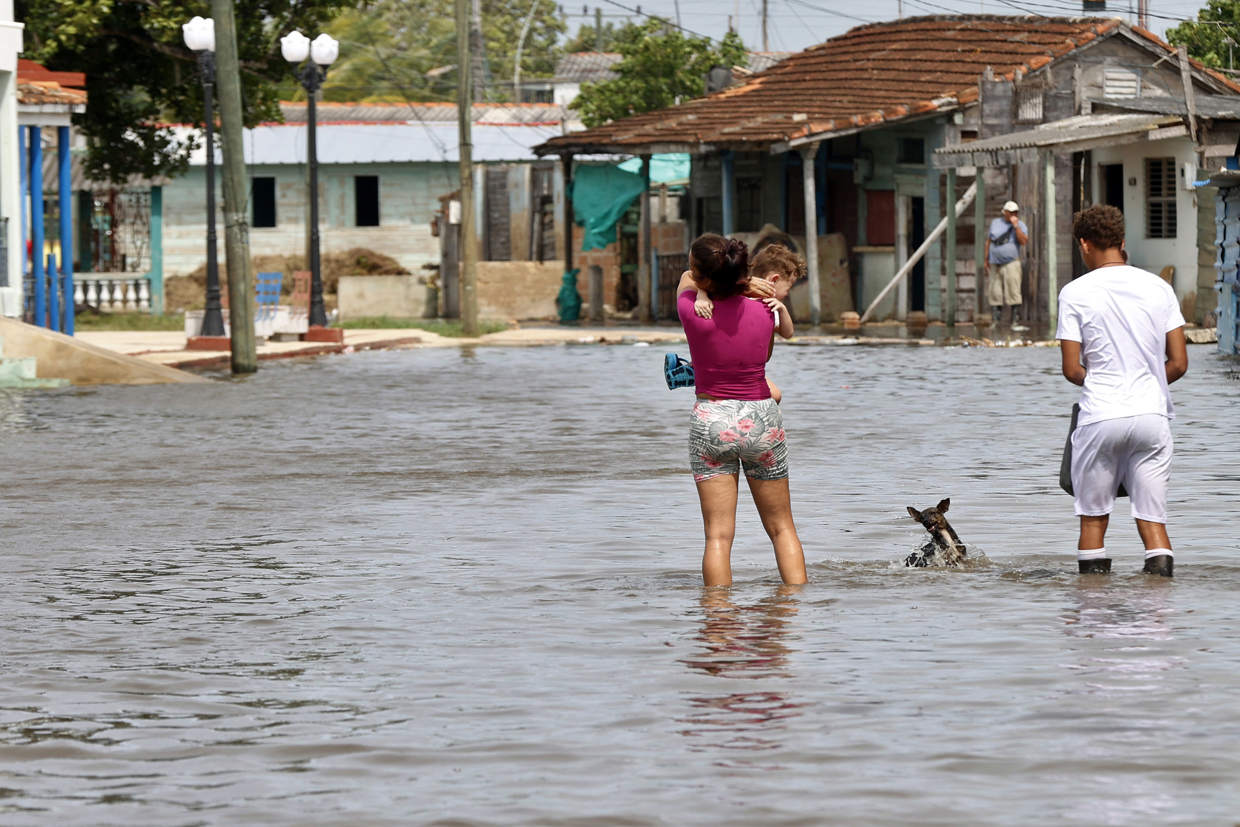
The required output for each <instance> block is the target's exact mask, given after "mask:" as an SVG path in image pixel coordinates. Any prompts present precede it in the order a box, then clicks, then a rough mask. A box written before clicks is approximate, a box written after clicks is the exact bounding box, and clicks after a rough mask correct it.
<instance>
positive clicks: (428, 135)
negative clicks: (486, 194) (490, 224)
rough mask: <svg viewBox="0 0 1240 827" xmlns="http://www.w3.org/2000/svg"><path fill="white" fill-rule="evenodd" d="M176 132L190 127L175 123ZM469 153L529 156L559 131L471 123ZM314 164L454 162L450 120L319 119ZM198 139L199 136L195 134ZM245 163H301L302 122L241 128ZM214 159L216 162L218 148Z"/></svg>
mask: <svg viewBox="0 0 1240 827" xmlns="http://www.w3.org/2000/svg"><path fill="white" fill-rule="evenodd" d="M175 129H176V130H177V131H178V132H179V133H180V134H181V135H182V136H184V135H187V134H188V133H189V132H190V129H191V128H190V127H184V126H181V127H176V128H175ZM472 132H473V158H474V161H476V162H478V163H486V162H502V161H508V162H517V161H533V160H536V156H535V155H534V152H533V147H535V146H537V145H538V144H540V143H543V142H544V141H546V140H547V139H548V138H550V137H552V136H554V135H559V134H560V127H559V125H558V124H557V125H555V126H528V125H527V126H513V125H504V126H498V125H488V124H475V125H474V128H473V130H472ZM316 138H317V143H318V156H319V163H320V164H390V163H417V162H442V161H448V162H451V163H456V162H457V160H459V155H458V154H457V134H456V124H455V123H427V124H408V123H381V124H326V125H323V124H320V125H319V127H318V129H317V134H316ZM199 143H201V139H199ZM245 160H246V163H247V164H304V163H305V162H306V126H305V125H303V124H270V125H263V126H257V127H254V128H253V129H247V130H246V131H245ZM216 161H217V162H221V161H222V158H221V157H220V154H219V151H218V150H217V151H216ZM206 162H207V156H206V151H205V150H204V149H202V148H199V149H198V150H197V151H196V152H194V153H193V154H192V155H191V156H190V164H191V165H193V166H203V165H205V164H206Z"/></svg>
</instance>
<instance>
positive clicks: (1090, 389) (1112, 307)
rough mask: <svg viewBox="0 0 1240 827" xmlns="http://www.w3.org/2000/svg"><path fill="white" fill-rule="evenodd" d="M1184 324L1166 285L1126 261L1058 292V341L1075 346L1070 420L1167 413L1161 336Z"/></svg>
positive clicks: (1169, 415) (1164, 349)
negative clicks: (1076, 409) (1080, 373)
mask: <svg viewBox="0 0 1240 827" xmlns="http://www.w3.org/2000/svg"><path fill="white" fill-rule="evenodd" d="M1183 326H1184V317H1183V316H1182V315H1181V314H1180V304H1179V302H1178V301H1177V300H1176V297H1175V291H1174V290H1172V289H1171V285H1169V284H1167V282H1165V281H1163V280H1162V279H1161V278H1159V277H1158V276H1156V275H1154V274H1153V273H1147V272H1146V271H1144V270H1139V269H1137V268H1136V267H1129V266H1128V265H1126V264H1125V265H1123V266H1115V267H1099V268H1098V269H1097V270H1094V271H1092V272H1090V273H1086V274H1085V275H1083V276H1081V277H1080V278H1079V279H1076V280H1075V281H1073V282H1072V283H1070V284H1069V285H1068V286H1066V287H1064V289H1062V290H1060V291H1059V330H1058V332H1057V333H1056V334H1055V337H1056V338H1058V339H1067V340H1068V341H1070V342H1080V343H1081V359H1082V361H1083V362H1084V364H1085V371H1086V374H1085V387H1084V389H1083V390H1082V391H1081V416H1080V419H1079V420H1077V424H1078V425H1088V424H1089V423H1091V422H1100V421H1102V420H1104V419H1120V418H1122V417H1126V416H1139V415H1140V414H1148V413H1156V414H1161V415H1163V416H1165V417H1167V418H1168V419H1174V418H1175V408H1174V407H1173V406H1172V404H1171V394H1170V392H1168V390H1167V368H1166V361H1167V334H1168V333H1170V332H1171V331H1173V330H1175V329H1176V328H1177V327H1183Z"/></svg>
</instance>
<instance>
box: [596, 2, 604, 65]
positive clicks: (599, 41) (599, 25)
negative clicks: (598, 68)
mask: <svg viewBox="0 0 1240 827" xmlns="http://www.w3.org/2000/svg"><path fill="white" fill-rule="evenodd" d="M594 51H596V52H599V53H600V54H601V53H602V51H603V7H602V6H595V7H594Z"/></svg>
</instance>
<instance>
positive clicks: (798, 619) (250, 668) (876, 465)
mask: <svg viewBox="0 0 1240 827" xmlns="http://www.w3.org/2000/svg"><path fill="white" fill-rule="evenodd" d="M661 356H662V353H661V351H660V350H658V349H656V348H649V347H598V346H596V347H560V348H531V349H477V350H471V349H462V350H458V349H443V350H426V351H412V352H394V353H367V354H356V355H352V356H338V357H329V358H324V359H321V360H318V361H314V362H306V363H293V364H285V365H273V366H267V365H264V368H263V370H262V372H261V373H260V374H259V375H257V376H256V377H253V378H251V379H248V380H245V381H222V382H220V383H218V384H215V385H210V386H205V387H203V386H197V385H189V386H168V387H152V388H99V389H91V390H68V391H63V392H53V393H25V394H9V395H3V396H0V468H2V469H3V471H0V474H2V475H3V476H2V479H3V489H2V490H3V503H2V505H0V542H2V544H3V548H4V551H5V553H4V555H3V557H2V558H0V565H2V566H3V582H4V585H5V588H4V589H3V591H0V618H2V620H0V622H2V623H3V635H2V636H0V668H2V670H3V680H0V822H2V823H3V824H5V825H43V824H56V825H58V827H60V826H61V825H92V826H93V825H126V827H129V826H130V825H137V824H152V825H172V826H175V827H180V826H181V825H217V824H219V825H306V824H314V825H409V824H442V825H449V824H450V825H585V824H589V825H602V826H603V827H606V826H607V825H624V826H625V827H639V826H640V825H699V824H701V825H819V824H840V825H905V824H912V823H915V824H924V825H1014V826H1015V825H1021V826H1022V827H1023V825H1042V824H1046V825H1051V824H1055V825H1059V824H1074V825H1094V824H1098V825H1149V824H1192V825H1215V824H1218V825H1233V824H1236V823H1237V820H1238V817H1237V812H1238V811H1240V784H1238V783H1237V780H1236V779H1237V777H1240V750H1238V749H1237V744H1240V600H1238V599H1237V598H1238V597H1240V556H1238V555H1237V552H1238V551H1240V531H1238V530H1237V509H1236V494H1237V490H1238V489H1240V438H1238V437H1237V430H1236V427H1235V424H1236V422H1237V399H1238V398H1240V382H1238V381H1237V377H1238V373H1237V365H1236V363H1234V362H1228V361H1226V360H1223V359H1221V358H1219V357H1217V356H1215V355H1213V354H1212V353H1210V352H1209V351H1208V349H1207V348H1204V347H1195V348H1192V349H1191V350H1190V357H1191V359H1192V366H1191V372H1190V374H1189V375H1188V376H1187V377H1186V378H1185V379H1184V380H1182V381H1181V382H1180V383H1179V384H1177V385H1176V386H1175V387H1174V396H1175V400H1176V404H1177V406H1178V409H1179V413H1180V418H1179V419H1178V420H1177V421H1176V422H1175V423H1174V425H1173V432H1174V434H1175V439H1176V464H1175V469H1174V473H1173V480H1172V489H1171V501H1170V515H1171V516H1170V519H1171V523H1170V532H1171V537H1172V540H1173V541H1174V543H1175V545H1176V550H1177V560H1176V563H1177V577H1176V578H1175V580H1174V581H1165V580H1160V579H1152V578H1147V577H1144V576H1141V575H1139V574H1138V573H1137V572H1138V571H1139V569H1140V566H1141V551H1140V544H1139V541H1138V539H1137V535H1136V531H1135V528H1134V527H1133V525H1132V523H1131V521H1130V520H1129V519H1128V517H1127V509H1128V505H1127V501H1126V500H1125V501H1121V504H1120V506H1119V510H1118V512H1117V515H1118V516H1117V518H1116V519H1114V520H1113V522H1112V529H1111V536H1110V537H1109V538H1108V547H1109V548H1110V549H1111V552H1112V556H1113V557H1115V558H1116V560H1115V572H1116V573H1115V574H1114V575H1113V576H1111V577H1110V578H1109V579H1108V578H1099V577H1094V578H1080V577H1078V576H1077V575H1076V574H1075V573H1074V570H1075V558H1074V549H1075V520H1074V518H1073V517H1072V504H1071V500H1070V498H1069V497H1068V496H1067V495H1065V494H1063V493H1062V492H1061V491H1059V489H1058V487H1057V473H1058V464H1059V454H1060V451H1061V449H1062V446H1063V441H1064V435H1065V432H1066V428H1067V414H1068V409H1069V407H1070V406H1071V403H1072V401H1073V400H1074V398H1075V389H1074V388H1072V387H1071V386H1069V385H1068V384H1067V383H1066V382H1064V381H1063V379H1062V378H1060V376H1059V373H1058V358H1059V356H1058V352H1057V351H1055V350H1053V349H1012V350H989V349H942V348H904V347H900V348H892V349H877V348H863V347H854V348H848V347H804V348H798V347H784V348H779V349H777V351H776V354H775V358H774V360H773V362H772V369H771V373H772V375H773V376H774V378H775V379H776V380H777V381H778V382H779V383H780V384H781V385H782V386H783V387H784V389H785V394H786V396H785V402H784V409H785V417H786V425H787V428H788V433H789V439H790V445H791V459H792V475H793V476H792V486H793V495H794V503H795V511H796V516H797V520H798V524H799V527H800V530H801V535H802V538H803V540H804V543H805V547H806V551H807V556H808V559H809V562H810V577H811V580H812V582H811V583H810V584H809V585H808V586H805V587H801V588H787V587H782V586H780V584H779V583H778V578H777V576H776V574H775V567H774V560H773V555H772V553H771V550H770V545H769V542H768V541H767V540H766V538H765V535H764V534H763V533H762V529H761V525H760V524H759V522H758V520H757V517H756V515H755V513H754V511H753V507H752V504H751V503H748V502H746V501H744V500H742V508H741V517H740V524H739V527H738V538H737V544H736V549H735V551H734V568H735V573H736V577H737V585H736V586H735V587H734V588H732V589H730V590H709V591H708V590H703V589H702V588H701V587H700V585H699V583H700V580H699V565H700V543H701V540H700V537H701V523H700V516H699V512H698V508H697V501H696V496H695V493H694V489H693V485H692V481H691V477H690V476H689V474H688V472H687V460H686V457H685V453H686V442H687V426H688V415H689V409H690V407H691V405H692V397H691V394H690V393H689V392H688V391H677V392H670V391H668V390H667V389H666V388H665V387H664V386H663V380H662V376H661V367H660V366H661ZM945 496H950V497H951V501H952V505H951V510H950V512H949V515H948V516H949V518H950V519H951V521H952V524H953V525H954V527H955V528H956V530H957V531H958V532H959V534H960V536H961V537H962V539H964V540H965V541H966V542H967V543H969V544H970V546H971V547H972V548H973V549H974V553H975V561H974V562H973V564H972V565H971V566H969V567H967V568H965V569H963V570H953V571H942V570H940V571H934V570H924V569H922V570H908V569H902V568H900V567H899V566H898V565H897V562H898V561H899V560H900V559H902V558H903V557H904V555H906V554H907V553H908V551H909V550H910V549H911V548H912V547H913V546H914V544H915V543H917V542H918V541H919V539H920V537H921V536H924V532H923V531H922V529H920V528H919V527H918V526H916V525H915V524H914V523H913V522H912V520H910V519H909V518H908V515H907V512H906V510H905V509H906V506H910V505H913V506H916V507H918V508H925V507H927V506H929V505H932V504H934V503H937V502H938V501H939V500H940V499H941V498H943V497H945Z"/></svg>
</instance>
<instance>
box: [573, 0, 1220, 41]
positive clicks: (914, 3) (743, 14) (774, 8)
mask: <svg viewBox="0 0 1240 827" xmlns="http://www.w3.org/2000/svg"><path fill="white" fill-rule="evenodd" d="M559 2H560V4H561V5H563V7H564V11H565V12H567V13H568V14H569V15H571V16H570V17H569V20H568V22H569V30H570V31H571V32H574V33H575V32H576V30H577V27H578V26H579V25H580V24H581V23H582V21H583V18H582V16H581V15H582V10H583V6H582V4H580V3H578V4H574V3H572V2H571V0H559ZM676 2H679V4H680V25H681V26H683V27H684V28H685V29H688V30H690V31H692V32H696V33H698V34H704V35H709V36H711V37H714V38H720V37H722V36H723V35H724V33H725V32H726V31H727V30H728V16H729V15H733V16H739V23H738V24H737V26H736V28H737V30H738V31H739V32H740V34H741V37H743V38H744V40H745V45H746V46H748V47H749V48H750V49H753V50H760V49H761V48H762V0H643V2H641V4H640V8H641V10H642V12H643V13H645V14H654V15H659V16H666V17H667V18H668V19H670V20H673V21H674V20H675V19H676ZM768 3H769V9H770V11H769V24H768V34H769V37H770V45H771V50H772V51H780V52H792V51H800V50H801V49H804V48H806V47H808V46H813V45H814V44H816V43H821V42H822V41H824V40H827V39H828V38H831V37H835V36H836V35H839V34H843V33H844V32H846V31H848V30H849V29H850V28H852V27H853V26H859V25H861V24H862V23H871V22H878V21H881V20H894V19H895V18H896V17H897V16H898V14H899V8H898V6H897V0H866V1H865V2H858V0H768ZM903 3H904V16H905V17H912V16H915V15H925V14H976V13H980V12H984V13H987V14H1012V15H1021V14H1043V15H1050V16H1054V15H1063V16H1080V15H1081V14H1082V12H1081V4H1080V2H1070V1H1069V0H1028V2H1026V0H977V1H976V2H959V0H903ZM1135 4H1136V0H1133V2H1132V4H1129V3H1128V2H1127V0H1124V2H1122V3H1116V2H1115V0H1109V2H1108V9H1109V13H1110V14H1113V15H1122V16H1124V17H1131V18H1132V19H1135V17H1136V11H1135V9H1136V5H1135ZM1202 5H1204V2H1201V3H1199V2H1193V0H1151V7H1150V15H1151V19H1150V24H1151V25H1150V28H1152V29H1153V30H1154V31H1155V32H1156V33H1157V34H1158V35H1159V36H1165V32H1166V30H1167V28H1168V27H1172V26H1175V25H1177V24H1178V23H1179V21H1180V20H1183V19H1191V18H1192V17H1193V16H1194V15H1195V14H1196V13H1197V10H1198V9H1199V8H1200V7H1201V6H1202ZM596 6H597V7H600V8H602V10H603V14H604V15H605V19H606V20H609V21H614V20H615V17H621V18H623V17H630V18H633V19H637V15H635V14H632V13H631V12H627V11H626V10H625V8H622V7H627V8H628V9H636V8H638V7H639V4H638V3H636V2H633V0H594V1H593V2H590V3H589V15H590V18H589V19H590V22H593V16H594V9H595V7H596ZM1130 9H1131V10H1132V11H1131V13H1130Z"/></svg>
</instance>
